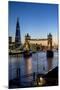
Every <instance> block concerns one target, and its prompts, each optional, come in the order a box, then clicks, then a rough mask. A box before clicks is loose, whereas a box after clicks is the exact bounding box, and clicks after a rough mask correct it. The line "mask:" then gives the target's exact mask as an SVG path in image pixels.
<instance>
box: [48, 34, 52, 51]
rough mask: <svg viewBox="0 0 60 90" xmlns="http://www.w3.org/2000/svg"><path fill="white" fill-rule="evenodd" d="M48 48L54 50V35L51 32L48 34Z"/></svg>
mask: <svg viewBox="0 0 60 90" xmlns="http://www.w3.org/2000/svg"><path fill="white" fill-rule="evenodd" d="M48 49H49V50H52V35H51V33H49V35H48Z"/></svg>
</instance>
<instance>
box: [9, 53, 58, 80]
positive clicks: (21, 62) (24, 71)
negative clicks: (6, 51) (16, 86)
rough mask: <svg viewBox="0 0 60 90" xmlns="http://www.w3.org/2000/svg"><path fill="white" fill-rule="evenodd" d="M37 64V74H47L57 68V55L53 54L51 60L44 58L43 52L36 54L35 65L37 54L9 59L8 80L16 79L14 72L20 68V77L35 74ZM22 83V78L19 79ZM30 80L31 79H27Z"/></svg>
mask: <svg viewBox="0 0 60 90" xmlns="http://www.w3.org/2000/svg"><path fill="white" fill-rule="evenodd" d="M37 64H38V73H43V74H44V73H45V72H48V71H49V70H50V69H52V68H54V67H56V66H58V54H57V52H55V53H54V57H53V58H48V59H47V58H46V53H45V52H39V53H38V63H37V54H36V53H35V54H33V55H32V57H28V58H24V57H13V56H11V57H9V79H13V78H15V77H16V70H17V68H20V71H21V72H20V73H21V76H24V75H28V74H31V73H34V72H35V73H37ZM21 79H22V81H23V80H24V78H21ZM27 79H29V80H30V79H31V77H27Z"/></svg>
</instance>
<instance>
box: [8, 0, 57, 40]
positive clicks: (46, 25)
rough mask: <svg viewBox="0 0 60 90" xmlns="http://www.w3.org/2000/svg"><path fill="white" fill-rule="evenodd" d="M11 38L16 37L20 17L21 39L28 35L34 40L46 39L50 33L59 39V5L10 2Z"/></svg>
mask: <svg viewBox="0 0 60 90" xmlns="http://www.w3.org/2000/svg"><path fill="white" fill-rule="evenodd" d="M8 15H9V36H12V37H15V31H16V22H17V17H19V23H20V32H21V39H22V41H23V40H24V36H25V34H26V33H29V34H30V36H31V37H32V38H46V37H47V34H48V33H51V34H52V35H53V38H55V39H57V36H58V5H57V4H41V3H37V4H36V3H23V2H12V1H10V2H9V14H8Z"/></svg>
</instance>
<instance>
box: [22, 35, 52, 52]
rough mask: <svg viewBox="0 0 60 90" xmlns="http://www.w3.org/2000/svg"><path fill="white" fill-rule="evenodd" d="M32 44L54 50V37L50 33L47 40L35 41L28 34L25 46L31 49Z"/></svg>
mask: <svg viewBox="0 0 60 90" xmlns="http://www.w3.org/2000/svg"><path fill="white" fill-rule="evenodd" d="M31 44H35V45H37V46H39V47H43V46H44V47H47V48H48V49H50V50H52V35H51V33H49V34H48V35H47V38H43V39H33V38H31V36H30V35H29V34H28V33H27V35H26V36H25V44H24V46H25V47H26V46H27V49H28V48H30V45H31Z"/></svg>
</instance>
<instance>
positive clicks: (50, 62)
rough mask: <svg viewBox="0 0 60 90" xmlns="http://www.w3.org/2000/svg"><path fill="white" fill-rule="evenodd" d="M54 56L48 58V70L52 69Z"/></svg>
mask: <svg viewBox="0 0 60 90" xmlns="http://www.w3.org/2000/svg"><path fill="white" fill-rule="evenodd" d="M52 61H53V58H47V65H48V71H49V70H51V69H52Z"/></svg>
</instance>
